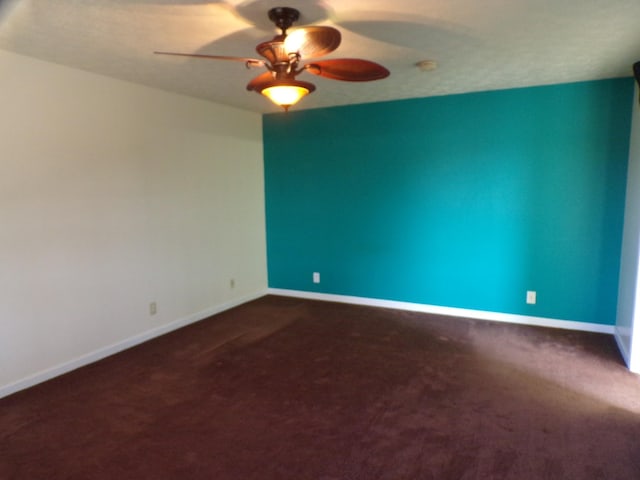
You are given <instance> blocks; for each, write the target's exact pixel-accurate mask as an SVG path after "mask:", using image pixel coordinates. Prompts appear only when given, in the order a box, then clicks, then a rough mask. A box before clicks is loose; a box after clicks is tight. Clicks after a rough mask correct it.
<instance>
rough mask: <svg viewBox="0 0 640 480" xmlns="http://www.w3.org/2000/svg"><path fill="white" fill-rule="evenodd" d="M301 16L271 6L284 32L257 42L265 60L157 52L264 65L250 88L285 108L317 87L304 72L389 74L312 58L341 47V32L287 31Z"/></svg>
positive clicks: (375, 67)
mask: <svg viewBox="0 0 640 480" xmlns="http://www.w3.org/2000/svg"><path fill="white" fill-rule="evenodd" d="M299 18H300V12H299V11H298V10H296V9H295V8H290V7H276V8H272V9H271V10H269V19H270V20H271V21H272V22H273V23H275V25H276V27H278V28H279V29H280V30H281V33H280V34H279V35H276V36H275V37H273V39H271V40H269V41H266V42H262V43H259V44H258V45H257V46H256V52H258V53H259V54H260V55H261V56H262V57H264V58H265V59H266V60H259V59H256V58H245V57H230V56H224V55H201V54H195V53H176V52H154V53H156V54H159V55H179V56H183V57H198V58H208V59H213V60H232V61H238V62H243V63H244V64H245V65H246V67H247V68H252V67H265V68H266V69H267V71H266V72H264V73H261V74H260V75H258V76H257V77H255V78H253V79H252V80H251V81H250V82H249V83H248V84H247V90H249V91H254V92H257V93H261V94H263V95H264V96H266V97H267V98H269V99H270V100H271V101H272V102H273V103H275V104H276V105H278V106H280V107H282V108H284V109H285V111H288V110H289V107H291V106H292V105H295V104H296V103H297V102H298V101H299V100H300V99H301V98H302V97H304V96H305V95H308V94H309V93H311V92H313V91H314V90H315V89H316V87H315V85H314V84H312V83H309V82H304V81H301V80H298V79H297V78H296V77H297V76H298V75H299V74H300V73H302V72H305V71H306V72H309V73H311V74H313V75H318V76H320V77H325V78H330V79H333V80H343V81H347V82H369V81H372V80H380V79H382V78H386V77H388V76H389V70H387V69H386V68H385V67H383V66H382V65H379V64H377V63H375V62H371V61H369V60H362V59H359V58H339V59H329V60H320V61H316V60H313V59H314V58H317V57H321V56H324V55H327V54H329V53H331V52H333V51H334V50H335V49H336V48H338V46H339V45H340V41H341V35H340V32H339V31H338V30H336V29H335V28H333V27H326V26H308V27H302V28H298V29H295V30H293V31H292V32H291V33H290V34H288V33H287V30H288V29H289V28H290V27H291V25H293V22H295V21H297V20H298V19H299ZM307 58H309V59H311V61H310V63H304V64H302V63H301V62H302V60H303V59H307Z"/></svg>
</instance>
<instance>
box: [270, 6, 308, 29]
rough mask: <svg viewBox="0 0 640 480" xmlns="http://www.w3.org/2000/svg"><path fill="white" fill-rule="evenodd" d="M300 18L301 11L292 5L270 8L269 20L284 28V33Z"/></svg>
mask: <svg viewBox="0 0 640 480" xmlns="http://www.w3.org/2000/svg"><path fill="white" fill-rule="evenodd" d="M299 18H300V12H299V11H298V10H296V9H295V8H291V7H275V8H272V9H271V10H269V20H271V21H272V22H273V23H275V24H276V27H278V28H279V29H281V30H282V33H283V34H286V33H287V30H288V29H289V27H291V25H293V22H295V21H297V20H298V19H299Z"/></svg>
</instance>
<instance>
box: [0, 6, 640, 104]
mask: <svg viewBox="0 0 640 480" xmlns="http://www.w3.org/2000/svg"><path fill="white" fill-rule="evenodd" d="M274 6H291V7H295V8H297V9H299V10H300V11H301V14H302V15H301V19H300V21H299V22H297V23H296V25H306V24H312V23H313V24H318V25H331V26H334V27H336V28H338V29H339V30H340V31H341V32H342V44H341V46H340V47H339V48H338V49H337V50H336V51H335V52H333V53H332V54H331V55H330V56H328V57H326V58H341V57H350V58H354V57H355V58H365V59H368V60H373V61H376V62H378V63H381V64H383V65H384V66H386V67H387V68H388V69H389V70H390V71H391V76H390V77H389V78H387V79H385V80H380V81H376V82H368V83H349V82H338V81H334V80H327V79H323V78H319V77H316V76H313V75H310V74H305V73H303V74H301V77H300V78H301V79H303V77H305V78H304V80H307V81H311V82H313V83H315V84H316V86H317V90H316V92H315V93H313V94H312V95H310V96H309V97H307V98H305V99H304V100H302V102H301V103H300V104H299V105H297V106H296V107H295V108H296V109H304V108H316V107H325V106H333V105H344V104H354V103H366V102H374V101H384V100H391V99H401V98H414V97H425V96H431V95H443V94H451V93H461V92H469V91H481V90H492V89H501V88H510V87H518V86H529V85H544V84H550V83H563V82H572V81H581V80H591V79H601V78H611V77H622V76H629V75H631V65H632V64H633V63H634V62H635V61H637V60H640V28H639V26H640V0H482V1H481V0H326V1H319V0H277V1H273V0H248V1H234V0H226V1H225V0H214V1H205V0H19V1H18V0H0V49H4V50H8V51H11V52H15V53H18V54H22V55H27V56H31V57H35V58H38V59H41V60H47V61H50V62H55V63H59V64H63V65H67V66H70V67H75V68H80V69H83V70H87V71H90V72H95V73H99V74H103V75H108V76H111V77H115V78H119V79H123V80H127V81H132V82H137V83H141V84H145V85H150V86H153V87H157V88H161V89H164V90H169V91H173V92H177V93H182V94H185V95H190V96H194V97H200V98H204V99H208V100H211V101H214V102H217V103H222V104H227V105H232V106H236V107H239V108H242V109H246V110H251V111H255V112H271V111H276V107H274V106H273V105H271V104H270V102H269V101H268V100H266V99H265V98H263V97H261V96H260V95H257V94H256V93H254V92H247V91H246V90H245V85H246V84H247V82H248V81H249V80H250V79H251V78H253V77H254V76H256V75H257V74H259V73H261V72H262V70H260V69H258V70H247V69H246V68H245V66H244V65H243V64H242V63H236V62H225V61H215V60H203V59H193V58H184V57H167V56H158V55H153V53H152V52H153V51H154V50H170V51H176V52H187V53H201V54H202V53H205V54H213V55H236V56H242V57H256V56H257V54H256V53H255V45H256V44H257V43H258V42H260V41H264V40H268V39H270V38H271V37H272V36H273V35H274V33H275V32H276V30H275V28H274V27H273V24H271V22H270V21H269V20H268V18H267V11H268V10H269V9H270V8H271V7H274ZM425 59H429V60H435V61H436V62H437V63H438V68H437V69H436V70H435V71H429V72H423V71H421V70H420V69H418V68H416V66H415V64H416V62H418V61H421V60H425Z"/></svg>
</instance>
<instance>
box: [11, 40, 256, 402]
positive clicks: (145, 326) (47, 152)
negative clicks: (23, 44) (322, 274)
mask: <svg viewBox="0 0 640 480" xmlns="http://www.w3.org/2000/svg"><path fill="white" fill-rule="evenodd" d="M0 79H1V83H0V86H1V87H0V109H1V110H0V111H1V114H0V158H1V162H0V165H1V169H0V396H3V395H7V394H9V393H12V392H13V391H15V390H18V389H20V388H24V387H26V386H29V385H31V384H33V383H36V382H38V381H41V380H43V379H46V378H48V377H50V376H53V375H55V374H58V373H61V372H63V371H66V370H69V369H71V368H74V367H76V366H78V365H82V364H84V363H87V362H88V361H92V360H95V359H97V358H100V357H102V356H105V355H107V354H109V353H113V352H114V351H117V350H119V349H122V348H124V347H127V346H129V345H131V344H135V343H137V342H139V341H142V340H145V339H147V338H150V337H152V336H154V335H156V334H158V333H162V332H164V331H167V330H170V329H172V328H175V327H177V326H180V325H182V324H185V323H188V322H191V321H194V320H197V319H200V318H204V317H206V316H207V315H208V314H211V313H214V312H217V311H220V310H222V309H224V308H228V307H229V306H232V305H235V304H237V303H241V302H243V301H245V300H246V299H249V298H253V297H255V296H259V295H261V294H262V293H264V291H265V290H266V286H267V280H266V278H267V277H266V253H265V228H264V192H263V164H262V127H261V117H260V115H258V114H253V113H249V112H244V111H241V110H236V109H232V108H227V107H223V106H218V105H214V104H211V103H207V102H204V101H200V100H196V99H191V98H187V97H182V96H178V95H174V94H169V93H166V92H162V91H158V90H153V89H150V88H146V87H143V86H139V85H134V84H129V83H125V82H121V81H117V80H114V79H110V78H106V77H101V76H98V75H94V74H89V73H85V72H82V71H78V70H73V69H69V68H65V67H62V66H58V65H54V64H51V63H45V62H40V61H37V60H33V59H30V58H27V57H22V56H18V55H14V54H11V53H8V52H4V51H0ZM231 278H233V279H235V284H236V285H235V288H231V286H230V279H231ZM152 301H155V302H157V308H158V313H157V314H156V315H154V316H151V315H150V314H149V304H150V302H152Z"/></svg>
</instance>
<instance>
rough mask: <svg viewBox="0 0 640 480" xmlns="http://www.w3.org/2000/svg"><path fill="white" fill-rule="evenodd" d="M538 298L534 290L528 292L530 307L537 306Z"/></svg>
mask: <svg viewBox="0 0 640 480" xmlns="http://www.w3.org/2000/svg"><path fill="white" fill-rule="evenodd" d="M537 296H538V295H537V294H536V292H535V291H533V290H528V291H527V303H528V304H529V305H535V304H536V301H537Z"/></svg>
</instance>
